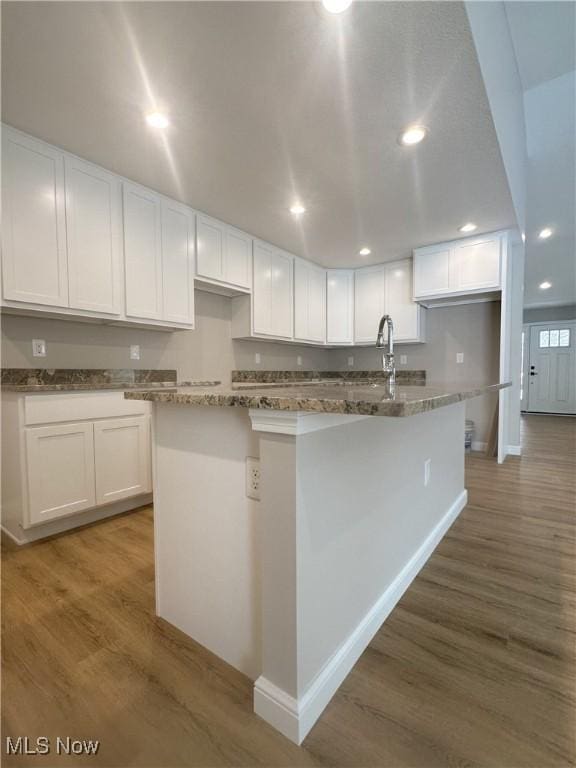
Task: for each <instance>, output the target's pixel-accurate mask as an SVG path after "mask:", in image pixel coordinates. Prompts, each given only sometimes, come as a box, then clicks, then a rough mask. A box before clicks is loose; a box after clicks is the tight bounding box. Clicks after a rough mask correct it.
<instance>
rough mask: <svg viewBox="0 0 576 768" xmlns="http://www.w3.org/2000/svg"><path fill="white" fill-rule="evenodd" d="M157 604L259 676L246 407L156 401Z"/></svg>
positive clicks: (254, 514)
mask: <svg viewBox="0 0 576 768" xmlns="http://www.w3.org/2000/svg"><path fill="white" fill-rule="evenodd" d="M153 450H154V518H155V545H154V546H155V566H156V610H157V613H158V615H159V616H161V617H162V618H163V619H165V620H166V621H169V622H170V623H171V624H173V625H174V626H176V627H178V628H179V629H181V630H182V631H183V632H185V633H186V634H187V635H189V636H190V637H192V638H193V639H194V640H196V641H197V642H199V643H200V644H201V645H203V646H205V647H206V648H208V649H209V650H211V651H212V652H213V653H215V654H217V655H218V656H220V657H221V658H222V659H224V660H225V661H227V662H228V663H229V664H231V665H232V666H234V667H235V668H236V669H238V670H240V671H241V672H243V673H244V674H246V675H248V676H249V677H250V678H251V679H255V678H256V677H257V676H258V674H259V673H260V654H261V597H260V546H259V534H258V515H259V502H257V501H253V500H251V499H248V498H247V497H246V486H245V482H246V457H247V456H254V457H257V456H258V436H257V435H255V434H254V433H253V432H252V429H251V425H250V421H249V418H248V412H247V411H246V409H244V408H212V407H207V406H198V407H193V406H188V405H172V404H161V403H154V448H153Z"/></svg>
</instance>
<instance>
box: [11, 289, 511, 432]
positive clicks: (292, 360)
mask: <svg viewBox="0 0 576 768" xmlns="http://www.w3.org/2000/svg"><path fill="white" fill-rule="evenodd" d="M230 311H231V307H230V300H229V299H227V298H225V297H223V296H216V295H214V294H209V293H204V292H202V291H197V292H196V330H195V331H192V332H190V331H180V332H176V333H165V332H162V331H147V330H138V329H133V328H123V327H112V326H104V325H92V324H88V323H78V322H71V321H67V320H46V319H42V318H37V317H16V316H13V315H3V316H2V357H1V360H2V366H3V367H6V368H32V367H34V368H35V367H42V368H130V367H136V368H176V369H177V371H178V374H179V377H180V378H181V379H190V378H192V379H220V380H222V381H225V382H228V381H229V379H230V371H231V370H232V369H234V368H250V369H252V368H262V369H267V370H275V369H279V370H281V369H288V370H290V369H296V368H297V367H298V365H297V356H298V355H300V356H301V357H302V368H304V369H315V370H329V369H335V370H345V369H347V368H348V367H349V366H348V357H349V356H353V357H354V365H353V367H352V368H353V369H357V370H359V369H372V368H378V367H379V366H380V354H379V353H378V351H377V350H376V349H375V348H373V347H370V348H362V347H355V348H352V349H350V348H349V349H341V350H340V349H339V350H324V349H315V348H314V347H307V346H301V345H298V346H296V345H293V344H272V343H269V342H260V341H232V340H231V339H230ZM426 315H427V317H426V322H427V339H428V341H427V343H426V344H411V345H410V344H409V345H399V346H398V348H397V362H398V363H399V362H400V355H401V354H406V355H407V357H408V360H407V364H406V365H404V366H402V365H398V367H399V368H402V367H406V368H424V369H426V371H427V373H428V380H429V382H430V383H432V384H434V383H441V382H446V381H448V382H454V383H456V382H464V383H465V382H488V381H497V380H498V354H499V324H500V305H499V304H497V303H485V304H467V305H463V306H454V307H446V308H438V309H430V310H428V311H427V313H426ZM33 338H41V339H45V340H46V342H47V346H48V354H47V356H46V357H45V358H34V357H32V344H31V341H32V339H33ZM131 344H139V345H140V348H141V350H140V351H141V358H140V360H139V361H137V362H136V361H131V360H130V358H129V347H130V345H131ZM256 352H259V353H260V355H261V363H260V365H256V364H255V360H254V355H255V353H256ZM456 352H464V363H463V364H461V365H460V364H457V363H456ZM494 405H495V398H494V397H492V396H486V397H483V398H478V399H476V400H472V401H470V402H469V403H468V405H467V415H468V417H469V418H472V419H474V420H475V422H476V426H477V440H479V441H485V440H486V439H487V437H486V436H487V433H488V430H489V426H490V420H491V418H492V414H493V409H494Z"/></svg>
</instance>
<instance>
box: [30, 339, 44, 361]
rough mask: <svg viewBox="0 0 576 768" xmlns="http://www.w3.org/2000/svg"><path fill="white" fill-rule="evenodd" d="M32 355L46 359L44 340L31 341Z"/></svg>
mask: <svg viewBox="0 0 576 768" xmlns="http://www.w3.org/2000/svg"><path fill="white" fill-rule="evenodd" d="M32 355H33V356H34V357H46V342H45V341H44V339H32Z"/></svg>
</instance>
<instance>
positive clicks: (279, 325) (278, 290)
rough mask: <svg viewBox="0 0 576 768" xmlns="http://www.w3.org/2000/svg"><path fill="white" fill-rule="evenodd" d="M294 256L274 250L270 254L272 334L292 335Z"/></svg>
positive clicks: (284, 336)
mask: <svg viewBox="0 0 576 768" xmlns="http://www.w3.org/2000/svg"><path fill="white" fill-rule="evenodd" d="M293 270H294V257H293V256H290V255H289V254H287V253H283V252H282V251H277V250H274V253H273V255H272V335H273V336H280V337H282V338H285V339H291V338H293V335H294V273H293Z"/></svg>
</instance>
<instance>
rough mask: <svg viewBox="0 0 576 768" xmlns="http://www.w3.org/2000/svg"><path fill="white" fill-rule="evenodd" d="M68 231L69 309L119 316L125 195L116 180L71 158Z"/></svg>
mask: <svg viewBox="0 0 576 768" xmlns="http://www.w3.org/2000/svg"><path fill="white" fill-rule="evenodd" d="M65 173H66V227H67V233H68V285H69V291H70V306H71V307H73V308H75V309H87V310H90V311H93V312H104V313H109V314H115V315H118V314H120V312H121V294H122V289H121V257H122V230H121V226H122V194H121V182H120V179H119V178H118V177H117V176H113V175H112V174H111V173H107V172H106V171H103V170H102V169H100V168H98V167H97V166H94V165H91V164H90V163H85V162H83V161H82V160H78V159H77V158H75V157H67V158H66V161H65Z"/></svg>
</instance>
